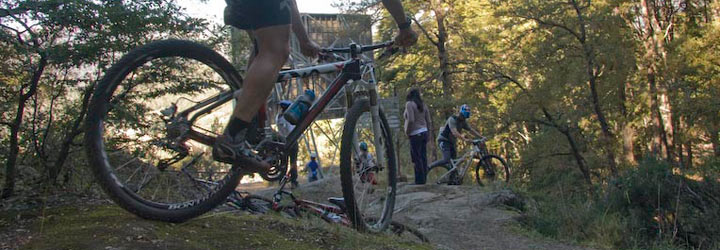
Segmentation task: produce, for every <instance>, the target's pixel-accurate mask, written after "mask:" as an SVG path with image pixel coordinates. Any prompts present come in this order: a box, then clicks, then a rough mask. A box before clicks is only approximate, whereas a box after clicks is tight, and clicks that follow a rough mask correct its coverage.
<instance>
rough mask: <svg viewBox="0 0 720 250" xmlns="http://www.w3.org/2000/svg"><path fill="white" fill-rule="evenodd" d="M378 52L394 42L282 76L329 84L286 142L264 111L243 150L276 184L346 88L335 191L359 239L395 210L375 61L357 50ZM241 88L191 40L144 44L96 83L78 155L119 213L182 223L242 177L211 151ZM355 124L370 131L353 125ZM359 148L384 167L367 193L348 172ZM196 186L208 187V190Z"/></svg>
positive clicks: (234, 74)
mask: <svg viewBox="0 0 720 250" xmlns="http://www.w3.org/2000/svg"><path fill="white" fill-rule="evenodd" d="M382 48H385V49H386V53H388V51H391V52H389V53H393V52H394V51H397V50H396V49H391V48H392V42H385V43H380V44H374V45H368V46H361V45H356V44H351V45H350V46H349V47H346V48H330V49H324V50H323V52H324V53H327V54H336V53H337V54H348V55H349V58H348V59H347V60H344V61H339V62H332V63H325V64H321V65H317V66H312V67H306V68H301V69H295V70H287V71H281V72H280V74H279V76H278V79H277V81H278V82H282V81H285V80H288V79H291V78H292V77H304V76H310V75H313V74H330V73H335V74H337V77H336V78H335V79H334V80H333V82H332V83H330V85H329V86H328V88H327V90H326V91H325V92H324V94H323V95H322V96H321V97H320V98H319V99H318V100H317V101H315V103H314V104H313V105H312V106H311V108H310V110H309V112H308V114H307V115H306V116H305V117H304V118H303V119H302V120H301V121H300V122H299V123H298V124H297V126H296V127H295V129H294V130H293V131H292V132H291V133H290V134H289V135H288V136H287V137H286V138H284V137H282V136H279V135H277V134H276V133H275V132H273V130H272V129H270V128H269V126H267V125H266V120H267V113H268V110H267V107H266V106H267V105H263V107H262V108H261V109H260V110H259V111H258V115H257V116H256V117H255V118H254V119H253V121H252V124H253V126H252V127H251V129H250V130H249V132H248V134H247V139H248V144H250V146H251V147H252V148H253V149H254V150H255V151H256V152H257V154H258V155H259V156H261V157H262V158H263V159H264V160H265V161H267V162H269V163H271V165H272V166H273V168H272V170H271V171H269V172H268V173H265V174H263V175H262V176H263V178H265V179H269V180H277V179H280V178H282V177H283V173H285V172H287V171H286V170H287V164H288V156H287V155H286V154H287V153H286V152H288V148H289V147H290V146H291V145H293V143H295V142H297V140H298V139H299V138H300V136H301V135H302V134H303V132H304V131H305V130H306V129H308V127H309V126H310V124H311V123H312V122H313V121H314V120H315V119H316V118H318V116H319V115H320V113H321V112H322V111H323V110H324V109H325V107H326V106H327V105H328V103H330V101H331V100H333V98H334V97H335V96H336V95H338V94H339V93H340V92H341V90H343V89H344V90H345V94H346V96H347V98H346V100H347V102H348V103H347V105H348V107H349V110H348V112H347V114H346V115H345V123H344V126H343V134H342V140H341V149H340V159H341V161H340V184H341V190H342V196H343V198H344V200H345V203H346V206H347V209H346V214H347V216H348V219H349V220H350V222H351V223H352V225H353V226H354V227H355V228H356V229H358V230H361V231H364V230H369V231H382V230H384V229H386V228H387V227H388V225H389V224H390V221H391V220H392V211H393V208H394V205H395V192H396V179H395V178H396V171H397V165H396V164H397V163H396V159H395V154H394V153H393V152H394V145H393V143H392V139H391V134H390V127H389V125H388V122H387V119H386V117H385V114H384V113H383V111H382V109H381V108H380V106H379V105H378V93H377V85H376V81H374V80H373V79H374V74H375V73H374V68H373V66H372V65H373V62H372V60H365V59H361V54H362V53H363V52H371V51H374V50H378V49H382ZM366 78H369V79H371V80H370V81H365V80H363V79H366ZM242 83H243V81H242V77H241V76H240V74H239V73H238V71H237V70H236V69H235V68H234V67H233V66H232V65H231V64H230V63H229V62H228V61H227V60H226V59H225V58H224V57H222V56H221V55H220V54H218V53H217V52H215V51H213V50H212V49H210V48H208V47H205V46H203V45H201V44H198V43H195V42H191V41H184V40H164V41H157V42H152V43H150V44H147V45H145V46H142V47H139V48H136V49H133V50H131V51H130V52H129V53H128V54H126V55H124V56H123V57H122V58H121V59H120V60H119V61H118V62H117V63H115V64H114V65H113V66H112V67H111V68H110V69H108V70H107V72H106V73H105V75H104V77H103V78H102V80H101V81H100V82H99V83H98V86H97V88H96V89H95V92H94V94H93V96H92V99H91V101H90V105H89V111H88V117H87V120H86V122H85V145H86V152H87V156H88V158H89V162H90V166H91V168H92V170H93V172H94V175H95V177H96V179H97V180H98V183H99V184H100V186H101V187H102V188H103V189H104V191H105V192H106V193H107V194H108V196H110V198H111V199H112V200H113V201H114V202H115V203H116V204H118V205H119V206H121V207H122V208H124V209H125V210H127V211H129V212H131V213H133V214H135V215H137V216H140V217H142V218H146V219H153V220H161V221H168V222H182V221H186V220H188V219H191V218H194V217H196V216H198V215H201V214H203V213H205V212H207V211H209V210H211V209H213V208H214V207H216V206H217V205H219V204H221V203H223V202H224V201H225V200H226V198H227V197H228V195H230V193H232V192H233V191H235V188H236V187H237V185H238V183H239V182H240V179H241V178H242V177H243V175H244V174H247V173H245V172H244V171H242V167H241V166H233V165H232V164H223V163H220V162H216V161H214V160H213V159H212V155H211V151H212V145H213V144H214V141H215V138H216V137H217V136H218V135H220V134H221V133H222V129H223V127H224V126H223V125H224V124H226V123H227V119H228V118H229V117H230V114H231V112H232V110H233V105H234V102H233V101H232V100H233V99H234V96H236V95H237V94H238V93H239V91H242ZM361 117H366V118H367V119H366V120H368V119H369V121H370V122H369V125H364V124H361V123H359V120H361V119H360V118H361ZM358 141H366V142H367V143H368V144H369V145H370V147H369V150H370V152H371V153H372V154H373V155H374V158H375V159H377V162H379V163H382V164H380V165H382V166H383V170H382V172H379V174H378V175H376V179H378V181H377V183H376V184H374V185H371V186H369V185H368V184H367V183H366V182H363V181H361V176H359V175H358V174H356V173H355V172H354V171H353V170H352V166H353V165H354V163H353V162H352V161H353V160H352V159H355V158H356V157H354V155H356V154H357V152H358V149H357V146H356V145H357V142H358ZM197 180H207V181H210V182H214V183H216V185H213V186H212V188H207V186H206V185H203V183H201V182H198V181H197ZM364 217H373V218H377V220H374V221H371V220H364V219H363V218H364Z"/></svg>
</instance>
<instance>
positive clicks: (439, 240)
mask: <svg viewBox="0 0 720 250" xmlns="http://www.w3.org/2000/svg"><path fill="white" fill-rule="evenodd" d="M339 187H340V185H339V178H337V177H335V178H325V179H322V180H320V181H318V182H314V183H307V184H302V185H301V186H300V187H299V188H298V189H296V190H295V192H296V193H301V196H302V198H305V199H311V200H316V201H322V199H324V197H327V195H329V193H328V191H329V190H339ZM248 191H250V190H248ZM273 191H274V190H273V189H263V190H255V193H257V194H260V195H266V196H269V195H271V194H272V192H273ZM333 195H338V194H333ZM339 195H340V196H341V195H342V194H339ZM508 197H513V194H512V193H511V192H509V191H507V190H500V191H490V190H489V188H480V187H478V186H446V185H442V186H440V185H409V184H407V183H400V184H398V193H397V196H396V202H395V214H394V215H393V219H394V220H395V221H399V222H401V223H404V224H407V225H410V226H413V227H415V228H417V229H418V230H419V231H421V232H422V233H424V234H425V235H426V236H428V238H430V241H431V242H432V243H433V244H435V246H436V247H437V248H438V249H458V250H460V249H586V248H583V247H578V246H572V245H567V244H562V243H558V242H552V241H550V240H543V239H536V238H529V237H526V236H522V235H518V234H517V233H513V232H512V231H511V230H510V229H509V228H508V225H509V224H512V223H516V222H515V221H516V218H517V217H518V216H519V214H518V213H517V212H514V211H512V210H511V209H508V208H505V207H503V206H502V205H501V204H502V200H503V199H507V198H508Z"/></svg>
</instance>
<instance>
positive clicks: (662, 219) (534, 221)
mask: <svg viewBox="0 0 720 250" xmlns="http://www.w3.org/2000/svg"><path fill="white" fill-rule="evenodd" d="M673 171H677V169H675V170H674V169H673V168H672V167H671V166H670V165H668V164H667V163H665V162H662V161H658V160H656V159H652V158H648V159H646V160H644V161H642V162H641V163H640V165H639V166H638V167H637V168H635V169H631V170H628V171H626V172H625V173H623V174H622V175H621V176H620V177H619V178H618V179H616V180H615V181H614V182H613V183H611V186H610V187H608V188H607V190H606V191H605V192H603V193H602V194H600V195H597V196H595V197H594V198H591V199H587V198H586V197H584V196H583V195H581V194H579V193H575V194H573V193H571V191H568V190H572V188H568V186H572V184H571V183H572V182H568V181H567V179H566V180H557V182H556V184H555V185H551V186H549V187H548V188H552V189H554V190H553V191H552V192H550V193H541V192H536V193H535V195H533V198H535V199H537V201H538V204H539V207H538V212H537V213H536V214H529V215H527V216H526V217H524V219H523V222H524V223H525V224H526V225H528V226H530V227H532V228H534V229H535V230H536V231H537V232H539V233H541V234H543V235H546V236H551V237H556V238H561V239H571V240H575V241H580V242H585V243H587V244H591V245H597V246H600V247H607V248H622V249H634V248H642V249H647V248H652V249H663V248H672V246H673V245H674V246H681V247H686V248H696V249H715V248H717V247H718V242H719V241H718V240H720V238H719V237H718V235H720V227H718V225H716V223H712V222H714V221H717V220H718V219H719V218H720V203H719V202H718V201H719V200H718V196H717V194H718V193H720V183H718V178H717V175H714V176H706V177H704V178H703V180H701V181H698V180H694V178H687V177H685V176H683V175H679V174H676V173H673ZM566 183H570V185H568V184H566Z"/></svg>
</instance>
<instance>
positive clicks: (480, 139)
mask: <svg viewBox="0 0 720 250" xmlns="http://www.w3.org/2000/svg"><path fill="white" fill-rule="evenodd" d="M487 140H488V138H487V137H485V136H481V137H480V138H478V139H475V140H473V141H472V143H473V144H481V143H484V142H486V141H487Z"/></svg>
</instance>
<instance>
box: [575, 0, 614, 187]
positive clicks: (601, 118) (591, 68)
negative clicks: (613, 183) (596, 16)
mask: <svg viewBox="0 0 720 250" xmlns="http://www.w3.org/2000/svg"><path fill="white" fill-rule="evenodd" d="M572 3H573V6H574V7H575V13H576V15H577V18H578V21H579V23H580V35H579V37H578V40H579V41H578V42H580V44H581V45H582V48H583V52H584V54H585V70H586V73H587V76H588V85H589V86H590V100H591V102H592V105H593V111H594V112H595V116H597V120H598V122H599V123H600V128H601V129H602V140H601V144H602V146H603V147H604V148H605V158H606V161H607V164H608V168H609V169H610V173H611V174H612V176H613V177H615V176H617V174H618V171H617V163H615V152H614V150H615V149H614V147H613V144H615V143H614V141H615V135H614V134H613V132H612V131H610V125H609V124H608V121H607V118H606V116H605V112H603V110H602V104H601V103H600V97H599V95H598V91H597V78H598V74H599V73H598V70H597V65H596V64H595V52H594V50H593V48H592V47H591V45H590V44H588V41H587V30H586V28H585V25H586V24H585V18H584V16H583V14H582V9H581V8H580V6H579V5H578V4H577V3H576V2H575V1H573V2H572Z"/></svg>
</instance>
